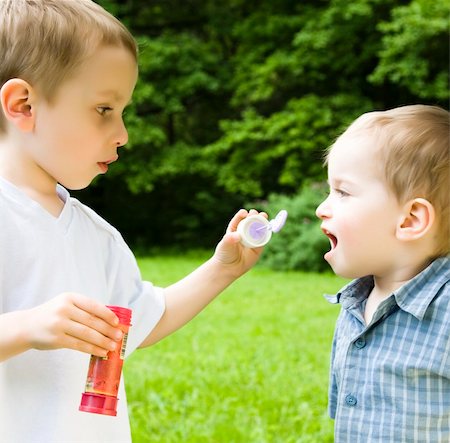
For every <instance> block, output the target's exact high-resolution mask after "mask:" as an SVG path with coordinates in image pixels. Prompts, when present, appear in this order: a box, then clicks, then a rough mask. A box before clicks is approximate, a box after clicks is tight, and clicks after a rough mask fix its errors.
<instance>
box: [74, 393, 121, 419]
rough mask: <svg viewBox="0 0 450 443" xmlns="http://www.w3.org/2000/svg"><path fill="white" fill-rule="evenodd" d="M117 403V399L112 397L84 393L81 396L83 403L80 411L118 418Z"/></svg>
mask: <svg viewBox="0 0 450 443" xmlns="http://www.w3.org/2000/svg"><path fill="white" fill-rule="evenodd" d="M117 401H118V398H117V397H112V396H110V395H103V394H93V393H92V392H84V393H83V394H82V396H81V403H80V407H79V408H78V409H79V410H80V411H83V412H92V413H94V414H103V415H113V416H116V415H117Z"/></svg>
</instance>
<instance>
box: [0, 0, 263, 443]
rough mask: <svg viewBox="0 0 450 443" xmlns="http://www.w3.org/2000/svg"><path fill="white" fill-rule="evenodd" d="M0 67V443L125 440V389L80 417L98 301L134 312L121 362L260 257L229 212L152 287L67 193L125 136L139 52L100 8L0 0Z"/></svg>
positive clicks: (79, 1) (116, 237)
mask: <svg viewBox="0 0 450 443" xmlns="http://www.w3.org/2000/svg"><path fill="white" fill-rule="evenodd" d="M0 60H1V63H0V88H1V90H0V91H1V93H0V98H1V112H0V330H1V331H2V332H1V334H0V441H4V442H8V443H13V442H32V441H38V442H45V443H50V442H58V443H61V442H65V441H71V442H72V441H73V442H75V441H76V442H88V441H89V442H95V441H98V442H113V441H117V442H124V441H130V430H129V422H128V415H127V406H126V399H125V391H124V387H123V383H122V385H121V387H120V392H119V398H120V401H119V411H118V416H117V417H108V416H101V415H96V414H88V413H84V412H79V411H78V405H79V402H80V398H81V392H82V391H83V387H84V381H85V377H86V372H87V367H88V362H89V354H94V355H97V356H105V355H106V354H107V352H108V351H109V350H112V349H114V348H115V347H116V346H117V343H118V341H120V339H121V337H122V333H121V331H120V329H118V328H117V324H118V320H117V317H116V316H115V314H113V313H112V311H110V310H109V309H108V308H106V306H105V305H107V304H108V305H120V306H124V307H129V308H131V309H132V310H133V320H132V323H133V326H132V328H131V329H130V334H129V337H128V343H127V352H128V353H130V352H132V351H133V350H135V349H136V348H138V347H146V346H149V345H151V344H153V343H155V342H157V341H158V340H160V339H162V338H163V337H165V336H167V335H168V334H170V333H171V332H173V331H175V330H176V329H178V328H179V327H181V326H182V325H183V324H185V323H186V322H188V321H189V320H190V319H191V318H192V317H193V316H195V315H196V314H197V313H198V312H199V311H201V310H202V309H203V308H204V307H205V306H206V305H207V304H208V303H209V302H210V301H211V300H212V299H213V298H214V297H215V296H216V295H218V294H219V293H220V292H221V291H222V290H223V289H225V288H226V287H227V286H228V285H229V284H231V283H232V282H233V281H234V280H235V279H236V278H238V277H239V276H241V275H242V274H243V273H245V272H246V271H247V270H249V269H250V268H251V267H252V266H253V265H254V264H255V263H256V261H257V259H258V257H259V255H260V253H261V248H259V249H245V248H243V247H242V246H241V245H240V243H239V241H240V237H239V234H237V233H236V232H235V231H236V228H237V225H238V223H239V221H241V220H242V219H244V218H245V217H247V215H248V214H249V213H248V212H247V211H246V210H240V211H239V212H238V213H237V214H236V215H235V216H234V217H233V219H232V220H231V221H230V223H229V226H228V230H227V233H226V234H225V235H224V237H223V239H222V240H221V241H220V243H219V244H218V246H217V248H216V251H215V253H214V255H213V257H212V258H211V259H210V260H208V261H207V262H205V263H204V264H203V265H202V266H200V267H199V268H198V269H197V270H195V271H194V272H193V273H191V274H190V275H188V276H187V277H186V278H184V279H183V280H181V281H179V282H177V283H175V284H173V285H171V286H169V287H167V288H165V289H164V290H163V289H161V288H155V287H153V286H152V285H151V284H150V283H149V282H143V281H142V280H141V276H140V273H139V269H138V267H137V265H136V261H135V259H134V257H133V254H132V253H131V251H130V250H129V248H128V247H127V245H126V244H125V242H124V241H123V239H122V237H121V236H120V234H119V233H118V232H117V231H116V230H115V229H114V228H113V227H112V226H110V225H109V224H108V223H107V222H106V221H104V220H103V219H102V218H101V217H99V216H98V215H97V214H95V213H94V212H93V211H92V210H91V209H89V208H87V207H86V206H84V205H83V204H81V203H80V202H78V201H77V200H75V199H73V198H71V197H70V196H69V193H68V191H67V190H66V189H65V188H68V189H81V188H84V187H86V186H88V185H89V184H90V183H91V181H92V180H93V179H94V177H96V176H97V175H98V174H104V173H106V172H107V170H108V166H109V164H110V163H112V162H114V161H116V160H117V159H118V150H119V148H120V147H121V146H123V145H124V144H125V143H126V142H127V139H128V135H127V131H126V128H125V126H124V123H123V120H122V113H123V110H124V108H125V107H126V106H127V104H128V103H129V101H130V99H131V95H132V92H133V89H134V87H135V83H136V79H137V75H138V72H137V48H136V44H135V41H134V40H133V38H132V36H131V35H130V33H129V32H128V31H127V30H126V28H125V27H124V26H123V25H122V24H121V23H120V22H119V21H118V20H116V19H115V18H114V17H112V16H111V15H110V14H108V13H107V12H106V11H105V10H103V9H102V8H101V7H100V6H98V5H96V4H95V3H94V2H92V1H91V0H76V1H61V0H33V1H31V0H2V1H1V2H0ZM250 213H252V214H253V213H256V211H254V210H252V211H250Z"/></svg>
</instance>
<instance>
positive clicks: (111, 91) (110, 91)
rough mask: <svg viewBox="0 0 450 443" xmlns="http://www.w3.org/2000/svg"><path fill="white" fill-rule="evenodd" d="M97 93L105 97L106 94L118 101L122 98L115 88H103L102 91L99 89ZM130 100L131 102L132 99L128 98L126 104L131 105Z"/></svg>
mask: <svg viewBox="0 0 450 443" xmlns="http://www.w3.org/2000/svg"><path fill="white" fill-rule="evenodd" d="M98 95H99V96H101V97H106V96H108V97H113V99H114V100H115V101H118V102H119V101H121V100H122V95H121V94H119V93H118V92H117V91H116V90H115V89H105V90H104V91H100V92H99V93H98ZM132 102H133V100H132V98H130V100H128V102H127V104H126V106H129V105H131V103H132Z"/></svg>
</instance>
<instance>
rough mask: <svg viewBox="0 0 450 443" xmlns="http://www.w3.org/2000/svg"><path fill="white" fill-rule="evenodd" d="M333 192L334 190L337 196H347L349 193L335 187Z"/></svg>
mask: <svg viewBox="0 0 450 443" xmlns="http://www.w3.org/2000/svg"><path fill="white" fill-rule="evenodd" d="M334 192H336V194H337V195H339V197H347V196H348V195H350V194H349V193H348V192H345V191H343V190H342V189H335V190H334Z"/></svg>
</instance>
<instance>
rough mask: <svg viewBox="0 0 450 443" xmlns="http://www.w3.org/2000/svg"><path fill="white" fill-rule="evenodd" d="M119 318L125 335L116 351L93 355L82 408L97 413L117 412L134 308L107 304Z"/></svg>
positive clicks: (109, 413) (110, 413) (120, 326)
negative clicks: (100, 355) (102, 355)
mask: <svg viewBox="0 0 450 443" xmlns="http://www.w3.org/2000/svg"><path fill="white" fill-rule="evenodd" d="M107 307H108V308H109V309H111V311H113V312H114V313H115V314H116V315H117V317H118V318H119V326H118V327H119V328H120V329H121V330H122V331H123V337H122V340H121V341H120V343H118V346H117V347H116V349H115V350H114V351H109V352H108V355H107V356H106V357H97V356H95V355H91V360H90V362H89V370H88V374H87V378H86V387H85V392H84V393H83V395H82V397H81V403H80V407H79V410H80V411H84V412H92V413H94V414H104V415H114V416H116V415H117V401H118V398H117V393H118V391H119V384H120V377H121V375H122V366H123V360H124V357H125V347H126V345H127V337H128V330H129V328H130V326H131V309H127V308H122V307H120V306H107Z"/></svg>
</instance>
